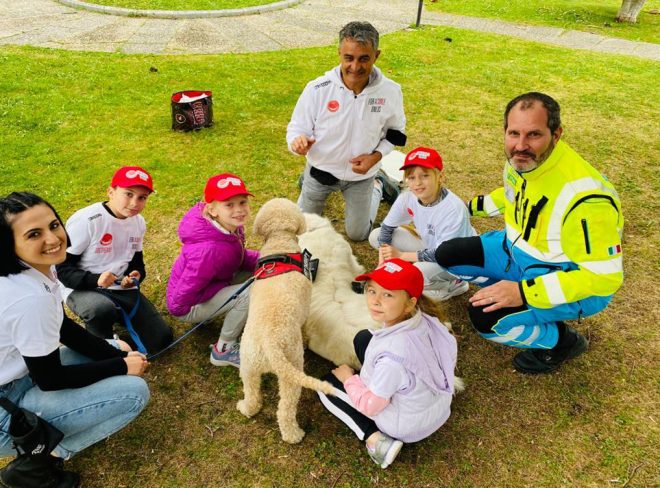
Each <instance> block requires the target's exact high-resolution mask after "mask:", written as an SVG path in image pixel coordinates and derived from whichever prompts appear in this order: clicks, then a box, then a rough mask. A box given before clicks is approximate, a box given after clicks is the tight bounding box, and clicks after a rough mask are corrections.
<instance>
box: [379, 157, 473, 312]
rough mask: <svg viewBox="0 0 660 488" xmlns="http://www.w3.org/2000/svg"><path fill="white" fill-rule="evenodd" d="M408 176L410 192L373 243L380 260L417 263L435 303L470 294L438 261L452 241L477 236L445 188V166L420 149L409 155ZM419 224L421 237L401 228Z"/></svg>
mask: <svg viewBox="0 0 660 488" xmlns="http://www.w3.org/2000/svg"><path fill="white" fill-rule="evenodd" d="M400 169H402V170H403V172H404V173H403V174H404V179H405V182H406V185H407V187H408V188H407V190H406V191H404V192H402V193H401V194H400V195H399V197H398V198H397V199H396V201H395V202H394V204H393V205H392V208H391V209H390V211H389V213H388V214H387V216H386V217H385V219H384V220H383V223H382V225H381V227H380V228H379V229H375V230H373V231H372V232H371V234H370V235H369V243H370V244H371V245H372V246H373V247H374V248H376V249H378V250H379V256H380V259H381V260H382V259H388V258H400V259H404V260H406V261H410V262H412V263H415V266H417V267H418V268H419V269H420V271H421V272H422V274H423V275H424V294H425V295H426V296H428V297H429V298H432V299H434V300H436V301H442V300H447V299H448V298H451V297H453V296H457V295H460V294H462V293H465V292H466V291H468V284H467V282H466V281H462V280H460V279H457V278H456V276H454V275H452V274H450V273H448V272H447V271H446V270H445V269H444V268H442V267H441V266H439V265H438V263H437V262H436V261H435V250H436V248H437V247H438V246H439V245H440V244H442V243H443V242H444V241H446V240H448V239H453V238H454V237H472V236H475V235H477V233H476V232H475V230H474V228H472V225H470V213H469V212H468V208H467V206H466V205H465V203H463V201H462V200H461V199H460V198H458V197H457V196H456V195H455V194H454V193H452V192H451V191H449V190H448V189H447V188H445V187H444V186H443V183H444V166H443V163H442V158H441V157H440V154H438V152H437V151H436V150H435V149H431V148H428V147H418V148H416V149H413V150H412V151H410V152H409V153H408V154H407V155H406V159H405V162H404V164H403V166H402V167H401V168H400ZM411 223H412V224H414V225H415V230H416V231H417V234H418V235H419V237H418V236H417V235H413V234H412V233H411V232H409V231H408V230H407V229H406V228H402V227H401V226H404V225H408V224H411Z"/></svg>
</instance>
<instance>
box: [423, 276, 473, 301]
mask: <svg viewBox="0 0 660 488" xmlns="http://www.w3.org/2000/svg"><path fill="white" fill-rule="evenodd" d="M469 289H470V284H469V283H468V282H467V281H463V280H454V281H452V282H451V283H449V286H448V287H447V288H444V289H442V290H424V295H426V296H427V297H428V298H430V299H431V300H434V301H436V302H443V301H445V300H449V299H450V298H451V297H456V296H458V295H462V294H463V293H465V292H466V291H468V290H469Z"/></svg>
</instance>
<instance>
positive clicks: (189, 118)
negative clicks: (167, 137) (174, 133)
mask: <svg viewBox="0 0 660 488" xmlns="http://www.w3.org/2000/svg"><path fill="white" fill-rule="evenodd" d="M212 125H213V99H212V93H211V92H210V91H198V90H185V91H180V92H176V93H174V94H173V95H172V130H178V131H183V132H188V131H190V130H197V129H201V128H202V127H211V126H212Z"/></svg>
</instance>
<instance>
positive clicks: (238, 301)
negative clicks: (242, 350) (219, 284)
mask: <svg viewBox="0 0 660 488" xmlns="http://www.w3.org/2000/svg"><path fill="white" fill-rule="evenodd" d="M251 275H252V273H251V272H249V271H239V272H238V273H236V274H235V275H234V279H233V280H232V285H230V286H226V287H225V288H223V289H222V290H220V291H219V292H218V293H216V294H215V295H214V296H212V297H211V298H210V299H208V300H207V301H205V302H204V303H200V304H197V305H195V306H194V307H192V308H191V309H190V312H188V313H187V314H186V315H183V316H181V317H177V318H178V319H179V320H183V321H184V322H190V323H197V322H201V321H202V320H208V319H211V318H214V317H219V316H222V315H224V316H225V320H224V322H223V324H222V329H220V339H221V340H223V341H227V342H228V341H235V340H237V339H238V338H239V337H240V335H241V333H242V332H243V329H244V328H245V322H246V321H247V315H248V307H249V305H250V287H248V288H246V289H245V290H243V291H242V292H241V294H240V295H238V296H237V297H236V298H235V299H233V300H231V301H230V302H229V303H227V304H226V305H224V306H223V307H220V306H221V305H222V304H223V303H225V302H226V301H227V300H228V299H229V297H230V296H232V295H233V294H234V292H235V291H236V290H238V289H239V288H240V287H241V286H243V285H242V283H243V282H245V280H247V279H248V278H249V277H250V276H251Z"/></svg>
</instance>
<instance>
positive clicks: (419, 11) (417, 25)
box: [415, 0, 424, 27]
mask: <svg viewBox="0 0 660 488" xmlns="http://www.w3.org/2000/svg"><path fill="white" fill-rule="evenodd" d="M423 6H424V0H419V7H417V23H416V24H415V27H419V23H420V22H421V21H422V7H423Z"/></svg>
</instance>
